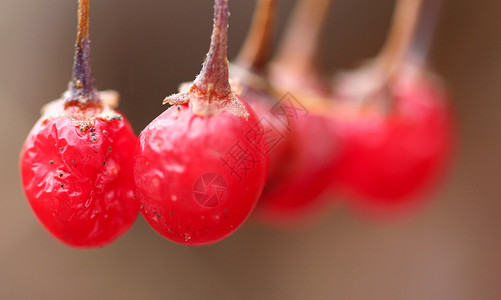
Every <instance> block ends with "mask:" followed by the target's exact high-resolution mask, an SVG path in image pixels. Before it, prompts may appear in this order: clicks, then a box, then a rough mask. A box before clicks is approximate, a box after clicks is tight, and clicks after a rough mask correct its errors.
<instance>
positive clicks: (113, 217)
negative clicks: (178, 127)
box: [20, 0, 138, 247]
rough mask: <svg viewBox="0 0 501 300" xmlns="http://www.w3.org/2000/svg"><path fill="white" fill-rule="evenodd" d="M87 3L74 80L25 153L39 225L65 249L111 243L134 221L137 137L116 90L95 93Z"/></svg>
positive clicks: (26, 183)
mask: <svg viewBox="0 0 501 300" xmlns="http://www.w3.org/2000/svg"><path fill="white" fill-rule="evenodd" d="M88 8H89V1H84V0H82V1H80V5H79V13H80V15H79V16H80V22H79V38H78V40H77V53H76V56H75V66H74V73H73V75H74V79H73V81H72V84H71V86H70V89H69V91H68V92H67V93H66V94H65V95H64V97H63V99H60V100H56V101H53V102H51V103H50V104H48V105H46V106H45V107H44V109H43V112H42V117H41V118H40V120H39V121H38V122H37V123H36V124H35V126H34V127H33V129H32V130H31V132H30V134H29V136H28V138H27V140H26V142H25V144H24V146H23V149H22V151H21V159H20V165H21V176H22V182H23V187H24V191H25V193H26V196H27V198H28V200H29V203H30V205H31V207H32V209H33V211H34V212H35V214H36V216H37V217H38V219H39V220H40V222H41V223H42V224H43V225H44V226H45V227H46V228H47V229H48V230H49V231H50V232H51V233H52V234H53V235H54V236H55V237H56V238H58V239H59V240H61V241H62V242H63V243H65V244H67V245H70V246H75V247H100V246H104V245H107V244H109V243H111V242H112V241H114V240H115V239H116V238H118V237H119V236H121V235H122V234H123V233H124V232H126V231H127V230H128V229H129V228H130V227H131V225H132V224H133V223H134V220H135V219H136V216H137V213H138V204H137V201H136V200H135V199H134V198H135V197H134V182H133V178H132V152H133V149H134V147H135V143H136V136H135V135H134V132H133V131H132V128H131V126H130V124H129V122H127V120H126V119H125V118H124V117H123V115H121V114H120V113H118V112H116V111H114V110H113V107H114V106H115V105H116V104H117V101H118V94H117V93H115V92H102V93H97V91H96V90H95V88H94V83H93V78H92V75H91V70H90V62H89V55H90V48H89V39H88Z"/></svg>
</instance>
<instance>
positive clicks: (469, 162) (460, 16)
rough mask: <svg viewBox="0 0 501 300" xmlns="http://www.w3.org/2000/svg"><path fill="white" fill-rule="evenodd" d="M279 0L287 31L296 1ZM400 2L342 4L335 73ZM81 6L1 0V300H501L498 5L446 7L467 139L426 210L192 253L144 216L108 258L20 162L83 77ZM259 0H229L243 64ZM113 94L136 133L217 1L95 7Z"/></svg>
mask: <svg viewBox="0 0 501 300" xmlns="http://www.w3.org/2000/svg"><path fill="white" fill-rule="evenodd" d="M279 2H280V18H279V27H278V33H280V32H281V31H282V30H283V25H284V22H285V20H286V17H287V15H288V14H289V12H290V9H291V7H292V5H293V1H291V0H284V1H279ZM393 4H394V1H392V0H375V1H366V0H337V1H335V4H334V7H333V10H332V14H331V16H330V20H329V24H328V30H327V32H326V38H325V43H324V48H323V58H322V59H323V64H322V66H323V67H324V70H325V71H326V72H327V73H328V74H329V73H330V74H332V73H333V72H335V71H338V70H340V69H346V68H353V67H355V66H357V64H358V63H359V62H360V61H361V60H363V59H365V58H368V57H371V56H373V55H375V54H376V53H377V51H378V49H379V47H380V46H381V44H382V42H383V40H384V37H385V35H386V32H387V29H388V26H389V22H390V18H391V13H392V9H393ZM76 7H77V1H76V0H74V1H68V0H23V1H14V0H3V1H0V105H1V106H0V143H1V144H0V145H1V150H0V151H1V152H0V153H1V155H0V189H1V191H2V196H3V197H2V200H1V209H0V298H1V299H60V298H61V299H501V284H500V278H501V201H500V200H501V184H500V180H501V118H500V117H499V113H500V112H501V87H500V80H501V18H500V12H501V2H500V1H497V0H480V1H471V0H448V1H445V3H444V6H443V11H442V16H441V19H440V21H439V23H438V30H437V34H436V37H435V41H434V44H433V48H432V51H431V61H432V64H433V66H434V67H435V70H436V71H437V72H438V73H439V74H441V75H442V76H443V77H444V78H446V80H447V82H448V85H449V88H450V91H451V94H452V95H453V106H454V109H455V111H456V113H457V118H458V127H459V131H460V141H459V150H458V151H457V155H456V159H455V164H454V166H453V167H452V169H451V172H450V176H449V177H448V178H447V180H446V181H445V183H444V185H443V186H442V188H441V189H440V191H439V193H438V194H435V195H433V198H432V199H430V200H431V201H430V202H429V204H428V205H427V206H426V207H425V208H423V209H422V210H421V211H419V212H416V213H415V214H414V215H411V216H409V217H407V218H404V219H401V220H398V221H393V222H377V221H373V220H372V221H371V220H367V219H364V218H363V217H360V216H357V215H355V214H353V213H352V212H350V211H349V210H347V209H345V208H344V207H342V206H340V207H339V209H337V210H336V211H335V212H334V213H333V214H331V215H330V216H329V217H327V218H325V219H323V220H320V221H319V222H318V223H317V224H315V225H313V226H310V227H308V228H301V229H300V230H298V231H289V232H287V231H279V230H272V229H268V228H265V227H263V226H257V225H255V224H252V222H248V223H247V224H246V225H245V226H244V227H243V228H242V229H241V230H239V231H238V232H237V233H236V234H234V235H233V236H231V237H230V238H228V239H226V240H224V241H222V242H220V243H218V244H216V245H213V246H207V247H199V248H188V247H184V246H180V245H177V244H174V243H172V242H169V241H168V240H165V239H163V238H161V237H160V236H159V235H157V234H156V233H155V232H154V231H153V230H151V229H150V228H149V227H148V226H147V224H146V223H145V221H144V220H143V219H142V217H139V218H138V221H137V223H136V225H135V226H134V227H133V228H132V230H131V231H130V232H129V233H128V234H126V235H125V236H124V237H123V238H121V239H119V240H118V241H117V242H116V243H114V244H113V245H111V246H109V247H106V248H104V249H100V250H91V251H82V250H73V249H70V248H67V247H65V246H63V245H61V244H60V243H59V242H57V241H56V240H55V239H53V238H52V237H50V236H49V235H48V234H47V233H46V232H45V231H44V229H43V228H42V227H41V226H40V225H39V224H38V221H37V220H36V219H35V217H34V215H33V214H32V212H31V210H30V208H29V206H28V204H27V202H26V200H25V197H24V195H23V193H22V189H21V185H20V179H19V171H18V155H19V151H20V149H21V146H22V143H23V141H24V138H25V137H26V136H27V134H28V132H29V130H30V128H31V126H32V125H33V124H34V123H35V122H36V120H37V119H38V117H39V110H40V107H41V106H42V105H43V104H45V103H46V102H48V101H50V100H52V99H56V98H58V97H59V95H60V94H61V93H62V92H63V91H64V90H65V89H66V86H67V83H68V81H69V79H70V75H71V65H72V57H73V44H74V39H75V31H76ZM253 8H254V1H250V0H245V1H230V9H231V12H232V16H231V19H230V46H229V54H230V59H231V58H233V57H235V55H236V53H237V52H238V50H239V47H240V45H241V44H242V41H243V39H244V37H245V35H246V32H247V29H248V26H249V22H250V20H251V12H252V11H253ZM91 12H92V13H91V38H92V42H93V43H92V47H93V48H92V49H93V57H92V59H93V61H92V62H93V68H94V75H95V77H96V81H97V84H98V87H99V88H100V89H109V88H113V89H116V90H118V91H120V93H121V94H122V101H121V103H120V109H121V110H122V111H123V112H124V113H125V114H126V115H127V116H128V117H129V119H130V121H131V122H132V124H133V126H134V128H135V130H136V133H139V132H140V131H141V129H142V128H144V127H145V126H146V125H147V124H148V123H149V122H150V121H151V120H152V119H153V118H154V117H156V116H157V115H158V114H159V113H161V112H162V111H163V110H164V109H165V107H163V106H162V105H161V102H162V100H163V97H164V96H166V95H168V94H171V93H173V92H175V91H176V90H177V85H178V84H179V83H180V82H183V81H189V80H192V79H193V78H194V76H195V75H196V74H197V73H198V72H199V70H200V67H201V63H202V61H203V58H204V56H205V53H206V52H207V49H208V45H209V36H210V32H211V29H212V24H211V22H212V1H210V0H204V1H202V0H190V1H180V0H177V1H176V0H170V1H165V0H150V1H132V0H105V1H93V2H92V9H91Z"/></svg>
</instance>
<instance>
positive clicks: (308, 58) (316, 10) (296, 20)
mask: <svg viewBox="0 0 501 300" xmlns="http://www.w3.org/2000/svg"><path fill="white" fill-rule="evenodd" d="M331 4H332V0H298V2H297V4H296V8H295V9H294V13H293V15H292V17H291V19H290V22H289V25H288V26H287V31H286V33H285V37H284V39H283V41H282V43H281V45H280V48H279V50H278V54H277V56H276V58H275V59H274V63H275V64H276V65H280V66H281V67H284V68H288V69H295V70H297V71H299V72H302V71H304V70H309V69H311V68H312V67H315V63H316V59H317V55H318V52H319V47H320V38H321V35H322V30H323V27H324V23H325V21H326V19H327V16H328V12H329V7H330V5H331Z"/></svg>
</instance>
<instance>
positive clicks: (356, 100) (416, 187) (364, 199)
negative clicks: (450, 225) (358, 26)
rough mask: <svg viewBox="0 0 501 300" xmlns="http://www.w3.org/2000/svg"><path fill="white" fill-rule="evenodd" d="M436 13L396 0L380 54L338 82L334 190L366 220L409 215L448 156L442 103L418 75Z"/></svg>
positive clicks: (430, 80)
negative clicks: (347, 196)
mask: <svg viewBox="0 0 501 300" xmlns="http://www.w3.org/2000/svg"><path fill="white" fill-rule="evenodd" d="M437 8H438V6H437V5H436V3H434V2H433V1H431V2H425V1H407V0H401V1H397V6H396V11H395V14H394V21H393V26H392V28H391V32H390V35H389V37H388V39H387V42H386V44H385V45H384V47H383V49H382V51H381V53H380V54H379V55H378V56H377V57H376V59H374V60H373V61H372V62H371V64H369V65H368V66H367V67H364V68H362V69H360V70H359V71H355V72H352V73H351V74H348V76H345V77H344V78H343V77H341V81H340V82H339V84H338V86H337V96H338V97H339V100H341V103H340V105H341V107H342V108H341V110H340V111H337V114H336V116H337V118H338V120H339V122H338V129H339V132H340V133H341V134H343V136H344V141H343V145H344V148H343V150H342V151H341V163H340V166H339V168H338V170H337V177H336V179H335V181H337V183H335V184H336V185H337V186H345V187H348V188H349V189H351V191H353V192H355V193H356V194H358V195H359V196H360V197H358V199H356V200H357V201H358V203H357V204H358V205H359V206H360V207H361V208H362V209H364V210H367V211H369V212H371V213H377V214H385V215H387V214H388V213H401V212H402V210H409V209H410V208H415V206H416V204H417V202H416V200H418V199H419V196H422V194H423V193H424V192H427V191H428V190H429V189H430V188H431V187H432V186H433V184H434V183H436V182H437V179H438V177H440V175H442V174H443V171H444V168H445V167H446V166H447V163H448V162H449V159H450V156H451V152H452V144H453V139H454V138H453V135H454V134H453V117H452V113H451V111H450V108H449V104H448V101H447V96H446V94H445V91H444V89H443V87H442V86H441V84H440V83H439V82H438V81H437V79H436V78H435V77H434V76H433V75H432V74H431V73H429V72H428V71H427V70H426V68H425V58H426V54H425V52H426V48H427V47H428V43H429V41H430V39H431V38H430V34H431V31H430V27H429V24H428V23H427V21H430V19H433V16H436V15H437V14H436V11H435V10H436V9H437ZM420 15H421V16H420ZM343 106H347V107H349V108H348V110H346V107H343Z"/></svg>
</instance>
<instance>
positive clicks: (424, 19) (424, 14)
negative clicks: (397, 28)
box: [408, 0, 443, 66]
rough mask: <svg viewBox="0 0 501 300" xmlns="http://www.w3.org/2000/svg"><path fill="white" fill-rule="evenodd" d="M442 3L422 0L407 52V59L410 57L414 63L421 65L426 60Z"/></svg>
mask: <svg viewBox="0 0 501 300" xmlns="http://www.w3.org/2000/svg"><path fill="white" fill-rule="evenodd" d="M442 4H443V1H442V0H424V3H423V5H422V8H421V16H420V20H419V24H418V25H417V28H416V32H415V33H414V38H413V42H412V45H411V46H410V49H409V53H408V55H409V59H411V60H412V61H413V63H414V64H415V65H418V66H420V65H423V64H424V63H425V61H426V57H427V56H428V53H429V51H430V47H431V43H432V40H433V36H434V32H435V28H436V26H437V23H438V18H439V16H440V10H441V8H442Z"/></svg>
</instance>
